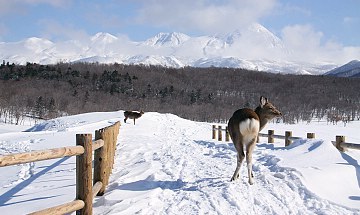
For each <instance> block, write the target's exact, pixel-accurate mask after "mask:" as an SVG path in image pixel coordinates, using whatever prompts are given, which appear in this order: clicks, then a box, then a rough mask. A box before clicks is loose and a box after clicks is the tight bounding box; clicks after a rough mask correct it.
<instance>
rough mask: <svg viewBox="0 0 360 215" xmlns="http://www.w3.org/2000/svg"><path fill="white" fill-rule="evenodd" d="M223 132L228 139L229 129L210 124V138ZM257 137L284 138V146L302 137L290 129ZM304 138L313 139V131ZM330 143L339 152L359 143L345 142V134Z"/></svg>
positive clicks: (220, 135)
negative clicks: (278, 133)
mask: <svg viewBox="0 0 360 215" xmlns="http://www.w3.org/2000/svg"><path fill="white" fill-rule="evenodd" d="M216 131H217V132H216ZM223 132H225V141H230V134H229V131H228V128H227V127H225V128H222V126H218V127H217V126H216V125H213V126H212V138H213V139H217V140H218V141H222V139H223ZM216 133H217V134H218V135H217V138H216ZM259 137H267V138H268V143H274V138H277V139H283V140H285V146H289V145H290V144H291V142H292V141H293V140H299V139H303V138H302V137H293V136H292V132H291V131H285V135H284V136H283V135H276V134H275V133H274V130H268V133H267V134H263V133H259ZM306 138H307V139H314V138H315V133H307V134H306ZM258 142H259V141H258ZM332 143H333V144H334V145H335V146H336V148H337V149H338V150H339V151H341V152H344V151H345V149H357V150H360V144H356V143H347V142H345V136H336V141H332Z"/></svg>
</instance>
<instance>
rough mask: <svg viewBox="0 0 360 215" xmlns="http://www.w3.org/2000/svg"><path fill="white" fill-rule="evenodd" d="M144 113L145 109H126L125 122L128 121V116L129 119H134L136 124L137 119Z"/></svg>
mask: <svg viewBox="0 0 360 215" xmlns="http://www.w3.org/2000/svg"><path fill="white" fill-rule="evenodd" d="M143 114H144V111H140V112H137V111H125V112H124V116H125V119H124V122H125V123H126V120H127V119H128V118H129V119H134V125H135V120H136V119H138V118H140V117H141V116H142V115H143Z"/></svg>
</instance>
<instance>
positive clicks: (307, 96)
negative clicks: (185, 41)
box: [0, 61, 360, 124]
mask: <svg viewBox="0 0 360 215" xmlns="http://www.w3.org/2000/svg"><path fill="white" fill-rule="evenodd" d="M359 92H360V84H359V79H357V78H339V77H330V76H315V75H290V74H274V73H266V72H259V71H249V70H245V69H235V68H217V67H210V68H194V67H183V68H178V69H177V68H168V67H163V66H154V65H123V64H118V63H114V64H99V63H58V64H53V65H40V64H35V63H27V64H26V65H17V64H13V63H12V64H11V63H9V62H5V61H3V63H2V64H1V65H0V119H2V120H3V121H5V122H7V123H15V124H19V123H21V122H22V120H23V119H24V117H29V116H31V117H35V118H40V119H52V118H55V117H59V116H63V115H73V114H79V113H85V112H97V111H116V110H143V111H144V112H145V114H146V112H153V111H154V112H160V113H173V114H176V115H178V116H180V117H183V118H187V119H191V120H196V121H207V122H226V121H227V120H228V119H229V118H230V117H231V115H232V113H233V112H234V111H236V110H237V109H239V108H243V107H250V108H255V107H256V106H257V105H258V103H259V98H260V96H261V95H263V96H265V97H267V98H268V99H269V100H270V101H271V102H272V103H273V104H274V105H275V106H276V107H277V108H278V109H279V110H280V111H281V112H282V113H283V118H282V119H280V120H282V121H284V122H285V123H296V122H299V121H301V120H303V121H310V120H312V119H318V120H321V119H328V120H331V121H333V122H334V123H335V122H338V121H344V122H350V121H352V120H359V117H360V93H359Z"/></svg>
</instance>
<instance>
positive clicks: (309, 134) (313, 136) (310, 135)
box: [306, 133, 315, 139]
mask: <svg viewBox="0 0 360 215" xmlns="http://www.w3.org/2000/svg"><path fill="white" fill-rule="evenodd" d="M306 138H307V139H315V133H307V134H306Z"/></svg>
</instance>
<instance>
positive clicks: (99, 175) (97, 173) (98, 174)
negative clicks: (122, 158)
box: [94, 129, 108, 196]
mask: <svg viewBox="0 0 360 215" xmlns="http://www.w3.org/2000/svg"><path fill="white" fill-rule="evenodd" d="M103 134H104V129H100V130H96V131H95V140H99V139H102V140H104V136H105V135H103ZM106 151H107V142H106V141H105V140H104V145H103V147H101V148H99V149H97V150H95V153H94V184H95V183H96V182H98V181H100V182H101V183H102V187H101V189H100V191H99V192H98V194H97V195H98V196H102V195H104V192H105V187H106V184H105V182H106V175H107V174H106V172H107V169H106V163H107V162H108V156H107V153H106Z"/></svg>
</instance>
